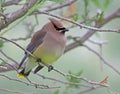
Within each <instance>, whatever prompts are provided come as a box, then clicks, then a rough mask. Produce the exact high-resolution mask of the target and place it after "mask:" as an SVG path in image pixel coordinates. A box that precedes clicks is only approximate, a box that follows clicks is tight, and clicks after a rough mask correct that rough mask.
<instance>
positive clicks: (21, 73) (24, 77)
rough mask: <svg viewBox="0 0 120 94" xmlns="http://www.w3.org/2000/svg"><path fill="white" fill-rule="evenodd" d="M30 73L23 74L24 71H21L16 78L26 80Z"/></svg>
mask: <svg viewBox="0 0 120 94" xmlns="http://www.w3.org/2000/svg"><path fill="white" fill-rule="evenodd" d="M30 72H31V70H30V71H28V72H25V69H22V70H21V71H20V72H19V73H18V75H17V77H18V78H23V79H26V78H27V76H28V75H29V74H30Z"/></svg>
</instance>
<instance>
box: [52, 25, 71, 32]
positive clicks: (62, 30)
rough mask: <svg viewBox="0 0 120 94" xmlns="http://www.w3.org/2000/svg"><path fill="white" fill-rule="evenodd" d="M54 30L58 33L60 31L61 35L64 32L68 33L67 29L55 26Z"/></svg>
mask: <svg viewBox="0 0 120 94" xmlns="http://www.w3.org/2000/svg"><path fill="white" fill-rule="evenodd" d="M54 27H55V29H56V30H58V31H61V33H65V32H66V31H69V30H68V29H67V28H64V27H63V28H58V27H57V26H56V25H54Z"/></svg>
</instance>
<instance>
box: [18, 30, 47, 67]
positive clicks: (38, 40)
mask: <svg viewBox="0 0 120 94" xmlns="http://www.w3.org/2000/svg"><path fill="white" fill-rule="evenodd" d="M45 35H46V32H45V31H38V32H36V33H35V34H34V36H33V38H32V40H31V42H30V44H29V45H28V46H27V49H26V50H27V51H29V52H31V53H32V52H33V51H34V50H35V49H36V48H37V47H38V46H39V45H41V44H42V42H43V39H44V37H45ZM28 56H29V54H27V53H26V52H25V56H24V57H23V59H22V61H21V62H20V64H19V67H18V69H20V68H21V66H22V64H23V63H24V61H25V60H26V59H27V57H28Z"/></svg>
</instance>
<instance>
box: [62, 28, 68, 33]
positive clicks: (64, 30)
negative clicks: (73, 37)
mask: <svg viewBox="0 0 120 94" xmlns="http://www.w3.org/2000/svg"><path fill="white" fill-rule="evenodd" d="M66 31H69V29H67V28H64V29H63V30H62V31H61V32H66Z"/></svg>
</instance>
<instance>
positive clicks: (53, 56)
mask: <svg viewBox="0 0 120 94" xmlns="http://www.w3.org/2000/svg"><path fill="white" fill-rule="evenodd" d="M64 49H65V43H63V44H62V45H61V44H60V43H59V42H58V41H55V40H53V41H52V40H49V41H47V42H44V43H42V44H41V45H40V46H39V47H38V48H37V49H36V50H35V51H34V52H33V54H34V55H35V56H37V57H38V58H40V59H41V60H42V61H43V62H44V63H47V64H51V63H53V62H54V61H56V60H57V59H58V58H59V57H60V56H61V55H62V54H63V53H64Z"/></svg>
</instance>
